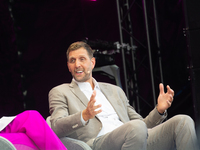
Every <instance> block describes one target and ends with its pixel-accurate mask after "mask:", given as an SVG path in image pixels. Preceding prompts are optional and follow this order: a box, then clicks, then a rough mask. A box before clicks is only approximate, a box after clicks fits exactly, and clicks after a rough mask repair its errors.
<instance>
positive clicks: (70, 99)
mask: <svg viewBox="0 0 200 150" xmlns="http://www.w3.org/2000/svg"><path fill="white" fill-rule="evenodd" d="M99 86H100V89H101V91H102V92H103V94H104V95H105V96H106V98H107V99H108V101H109V102H110V103H111V105H112V106H113V108H114V109H115V111H116V113H117V114H118V116H119V118H120V120H121V121H122V122H123V123H125V122H128V121H130V120H133V119H141V120H144V122H145V123H146V125H147V128H152V127H154V126H156V125H158V124H160V123H161V122H162V121H163V120H164V119H165V117H166V115H164V116H161V115H160V114H159V113H158V112H157V110H156V108H155V109H154V110H152V111H151V112H150V113H149V115H148V116H147V117H146V118H144V119H143V118H142V117H141V116H140V115H139V114H138V113H137V112H136V111H135V109H134V108H133V107H132V106H130V105H129V101H128V99H127V97H126V95H125V93H124V92H123V90H122V89H121V88H120V87H117V86H115V85H111V84H108V83H100V82H99ZM87 103H88V99H87V98H86V96H85V95H84V93H82V92H81V90H80V89H79V87H78V85H77V84H76V83H75V82H74V81H72V82H71V84H62V85H59V86H56V87H54V88H53V89H52V90H51V91H50V92H49V108H50V114H51V119H50V121H51V127H52V129H53V131H54V132H55V133H56V134H57V136H58V137H65V136H68V137H71V138H75V139H79V140H82V141H84V142H86V143H87V144H88V145H90V146H92V143H93V140H94V139H95V138H96V136H97V135H98V133H99V131H100V130H101V128H102V123H101V121H100V120H99V119H98V117H94V118H93V119H90V120H89V122H88V124H87V125H85V126H84V125H83V124H82V122H81V112H82V111H83V110H84V109H85V108H86V107H87Z"/></svg>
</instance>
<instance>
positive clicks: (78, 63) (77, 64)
mask: <svg viewBox="0 0 200 150" xmlns="http://www.w3.org/2000/svg"><path fill="white" fill-rule="evenodd" d="M75 65H76V68H78V67H80V61H78V60H76V62H75Z"/></svg>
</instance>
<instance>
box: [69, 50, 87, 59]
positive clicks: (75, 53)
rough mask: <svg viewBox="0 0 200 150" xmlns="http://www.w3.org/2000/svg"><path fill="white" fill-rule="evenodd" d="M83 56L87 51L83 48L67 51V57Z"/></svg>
mask: <svg viewBox="0 0 200 150" xmlns="http://www.w3.org/2000/svg"><path fill="white" fill-rule="evenodd" d="M83 56H88V53H87V51H86V50H85V49H84V48H80V49H77V50H74V51H71V52H70V53H69V58H74V57H83Z"/></svg>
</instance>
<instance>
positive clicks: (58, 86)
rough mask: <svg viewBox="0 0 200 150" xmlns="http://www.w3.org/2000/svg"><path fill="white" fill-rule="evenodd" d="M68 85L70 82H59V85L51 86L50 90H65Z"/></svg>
mask: <svg viewBox="0 0 200 150" xmlns="http://www.w3.org/2000/svg"><path fill="white" fill-rule="evenodd" d="M69 85H70V83H63V84H60V85H57V86H55V87H53V88H52V89H51V90H50V91H52V90H58V91H62V90H66V89H68V88H69Z"/></svg>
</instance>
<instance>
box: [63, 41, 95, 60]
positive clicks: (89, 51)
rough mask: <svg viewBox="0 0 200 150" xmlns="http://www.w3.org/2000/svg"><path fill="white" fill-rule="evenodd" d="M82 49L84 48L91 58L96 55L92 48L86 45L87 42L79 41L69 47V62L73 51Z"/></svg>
mask: <svg viewBox="0 0 200 150" xmlns="http://www.w3.org/2000/svg"><path fill="white" fill-rule="evenodd" d="M81 47H83V48H84V49H85V50H86V51H87V53H88V56H89V57H90V58H92V57H93V53H94V52H93V50H92V48H91V47H90V46H89V45H88V44H87V43H85V42H83V41H78V42H74V43H72V44H71V45H70V46H69V47H68V49H67V52H66V56H67V61H68V60H69V53H70V52H71V51H75V50H77V49H79V48H81Z"/></svg>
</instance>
